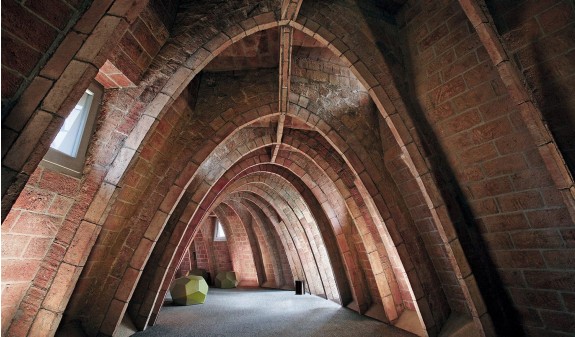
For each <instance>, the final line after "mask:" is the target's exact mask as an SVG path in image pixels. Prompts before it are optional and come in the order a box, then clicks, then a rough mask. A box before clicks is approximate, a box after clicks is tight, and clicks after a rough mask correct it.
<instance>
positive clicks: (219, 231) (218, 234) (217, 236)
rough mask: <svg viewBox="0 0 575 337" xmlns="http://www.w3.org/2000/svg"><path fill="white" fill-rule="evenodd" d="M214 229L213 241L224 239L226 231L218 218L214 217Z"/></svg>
mask: <svg viewBox="0 0 575 337" xmlns="http://www.w3.org/2000/svg"><path fill="white" fill-rule="evenodd" d="M215 227H216V229H215V233H214V241H226V232H224V227H223V226H222V223H221V222H220V220H218V219H216V226H215Z"/></svg>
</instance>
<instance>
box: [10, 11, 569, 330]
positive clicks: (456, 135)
mask: <svg viewBox="0 0 575 337" xmlns="http://www.w3.org/2000/svg"><path fill="white" fill-rule="evenodd" d="M74 3H75V2H74ZM74 3H72V1H67V2H66V3H65V4H64V2H62V4H63V5H65V8H66V9H68V10H67V11H59V12H58V13H60V14H61V15H60V16H61V17H62V18H63V19H62V20H63V21H62V23H61V24H60V23H57V22H55V20H57V19H58V17H59V16H46V13H44V12H42V11H39V8H37V6H39V5H38V4H40V3H39V2H38V3H35V2H34V3H33V2H26V3H17V2H9V3H8V5H7V6H6V7H5V8H7V10H8V11H9V13H10V14H13V16H14V17H22V18H26V19H27V20H29V21H30V22H33V23H34V25H31V27H36V26H38V27H43V26H45V25H50V29H46V30H45V34H41V35H39V41H32V40H30V36H28V35H27V33H26V32H25V31H24V30H18V29H13V27H12V28H11V26H10V25H15V26H18V27H19V25H18V24H16V23H15V22H16V21H14V20H13V18H12V17H10V16H7V20H4V17H3V28H2V29H3V44H4V41H10V43H9V45H11V46H13V47H12V48H9V49H6V48H4V46H3V60H2V63H3V82H2V85H3V93H2V98H3V112H2V115H3V126H2V128H3V135H2V137H3V163H2V165H3V172H2V177H3V187H2V189H3V204H2V209H3V210H4V212H3V217H5V219H6V220H5V221H4V223H3V226H2V230H3V236H4V235H7V236H8V237H9V238H10V241H9V242H10V244H7V245H4V243H3V247H2V253H3V257H2V259H3V261H2V262H3V264H4V265H3V267H2V277H3V279H6V280H7V281H6V282H5V284H3V286H4V288H3V289H5V291H6V294H7V295H6V297H7V298H8V299H9V301H7V302H6V303H5V301H4V290H3V318H2V319H3V324H2V325H3V327H2V329H3V330H2V332H3V334H4V333H7V334H8V335H14V336H17V335H25V334H27V333H28V334H30V335H35V334H40V333H41V332H42V333H45V332H46V331H48V332H47V333H48V334H54V333H56V329H57V328H58V326H60V331H59V332H58V333H59V334H61V335H63V336H64V335H66V334H68V333H71V332H70V331H71V330H74V329H76V330H77V327H81V329H80V330H82V333H85V334H87V335H89V336H111V335H114V334H117V333H118V332H119V331H120V330H121V329H122V328H123V327H124V325H125V324H127V323H126V322H129V323H130V325H131V324H133V326H135V327H136V328H137V329H140V330H142V329H145V328H147V327H150V326H153V325H154V324H155V321H156V319H157V317H158V314H159V313H160V311H161V306H162V304H163V298H164V295H165V293H166V292H167V291H168V289H169V285H170V282H171V281H172V279H173V278H174V277H175V276H177V275H182V274H185V272H187V271H188V269H190V268H192V266H196V267H198V266H201V267H204V268H205V269H208V270H209V271H210V272H212V274H215V273H217V272H218V271H222V270H224V269H234V270H235V271H237V272H238V273H239V275H241V283H240V284H241V285H246V286H264V287H270V288H282V289H293V281H294V280H305V281H306V287H307V290H308V291H309V292H311V293H313V294H315V295H318V296H322V297H325V298H327V299H330V300H332V301H335V302H337V303H340V304H341V305H342V306H345V307H347V308H350V309H352V310H355V311H357V312H358V313H360V314H364V315H368V316H370V317H374V318H376V319H378V320H381V321H383V322H386V323H388V324H392V325H399V326H400V327H401V328H403V329H407V330H410V331H412V332H415V333H417V334H420V335H429V336H435V335H438V334H439V332H440V331H441V330H442V328H443V327H444V326H446V322H447V321H448V319H449V318H450V317H451V318H453V317H455V316H458V317H463V319H462V320H461V321H463V322H464V323H465V324H467V325H468V326H471V327H472V330H473V331H475V332H477V334H478V335H480V336H494V335H496V334H499V335H510V336H511V335H514V334H523V333H525V334H527V335H533V336H537V335H542V334H546V333H547V332H549V331H551V332H552V333H555V332H557V333H558V335H559V333H560V332H561V333H570V332H572V321H573V320H571V318H573V317H574V316H573V313H572V310H571V309H572V303H573V301H574V300H573V296H572V291H573V287H572V285H571V283H572V282H568V281H569V280H572V279H573V271H572V269H573V268H572V256H573V255H572V253H573V249H572V242H573V238H572V237H573V228H574V227H573V218H574V217H575V216H574V215H573V214H575V212H574V211H573V210H574V207H573V205H574V204H575V203H574V201H573V200H575V185H574V184H573V177H572V171H570V170H569V167H571V168H572V167H573V163H574V162H575V159H574V158H575V156H574V155H573V153H575V152H574V151H573V148H574V147H573V137H571V136H572V128H570V127H569V126H570V125H572V122H573V118H571V117H569V116H572V115H573V114H572V112H573V111H574V108H573V107H575V105H574V104H573V99H572V97H571V98H568V97H567V98H566V97H564V96H568V95H565V93H566V92H567V93H568V92H570V91H569V90H568V89H569V88H573V78H574V77H573V76H572V73H574V72H575V70H573V67H571V66H570V65H571V63H570V62H569V60H571V59H572V58H571V57H570V56H572V54H573V50H575V49H573V48H575V40H573V39H569V37H571V36H572V35H573V34H572V32H573V27H574V26H573V25H574V22H575V9H574V8H573V5H572V4H571V3H569V2H566V1H560V0H557V1H550V2H545V3H544V4H537V5H535V4H534V3H533V2H530V1H527V0H525V1H523V0H521V1H518V3H520V4H519V5H518V4H516V3H515V2H497V1H495V2H494V1H487V4H485V3H484V2H483V1H470V0H460V1H455V0H438V1H435V0H434V1H426V0H413V1H407V0H358V1H352V0H337V1H331V0H304V1H296V0H281V1H280V0H266V1H252V0H234V1H213V0H200V1H197V0H180V1H177V0H152V1H150V2H149V3H146V2H133V3H129V5H126V4H127V3H124V2H122V3H121V2H117V1H116V2H113V3H112V2H110V4H109V6H108V7H106V8H104V7H105V6H104V5H102V4H104V3H105V2H100V1H94V2H90V1H85V3H82V4H77V3H75V4H74ZM106 3H107V2H106ZM4 6H5V5H4V3H3V7H4ZM35 6H36V7H35ZM534 7H535V9H533V8H534ZM557 8H560V9H561V10H558V9H557ZM3 9H4V8H3ZM516 10H517V11H519V12H521V13H523V15H524V16H515V14H514V13H515V11H516ZM525 13H527V14H525ZM542 13H547V14H542ZM549 13H551V14H549ZM66 15H67V16H66ZM32 16H34V18H35V19H37V20H39V21H32ZM65 16H66V18H64V17H65ZM68 20H70V21H69V22H71V23H73V22H76V21H77V23H75V24H73V25H67V22H68ZM5 23H6V24H5ZM519 23H521V24H519ZM522 24H525V25H527V26H528V27H529V29H528V30H527V31H528V32H529V33H530V34H532V35H533V36H537V38H538V39H540V40H541V41H543V42H541V43H539V42H537V41H539V40H537V39H535V38H533V36H532V35H529V34H520V33H518V32H524V30H522V29H519V28H517V27H518V26H519V27H522V26H521V25H522ZM5 31H6V34H5V33H4V32H5ZM5 36H6V39H5ZM40 40H41V41H40ZM534 41H535V42H534ZM549 46H552V47H553V48H549ZM27 49H33V50H34V52H33V53H30V55H31V58H29V59H25V60H23V61H26V62H23V61H22V60H19V59H17V58H15V57H13V56H19V53H20V52H21V51H23V50H27ZM4 50H7V52H6V53H7V54H6V55H8V56H9V59H7V57H5V56H4ZM72 51H77V52H72ZM42 55H43V56H42ZM534 55H536V56H534ZM511 56H512V57H511ZM542 60H544V61H542ZM514 62H518V65H517V64H515V63H514ZM541 64H544V65H545V66H546V67H548V68H545V67H544V66H543V65H541ZM536 65H537V66H536ZM538 66H541V67H542V69H539V68H537V67H538ZM4 72H6V74H7V75H6V77H5V76H4ZM523 74H525V78H523V77H522V76H523ZM93 78H96V80H98V81H99V82H100V83H101V84H102V85H104V86H105V89H106V90H105V94H104V99H103V101H102V106H101V111H100V114H99V116H98V121H97V124H96V129H95V133H94V135H93V137H92V139H91V143H90V148H89V152H88V159H87V162H86V165H85V168H84V172H83V173H82V176H81V178H73V177H69V176H66V175H64V174H61V173H59V172H57V171H54V170H52V169H50V168H49V167H44V166H43V165H42V164H40V165H38V163H39V162H40V161H41V159H42V157H43V156H44V154H45V153H46V151H47V149H48V147H49V144H50V140H51V139H52V138H53V136H54V134H55V132H57V130H58V128H59V127H60V125H61V124H62V122H63V120H64V117H65V116H67V114H68V111H69V108H70V107H71V106H73V104H74V103H75V102H76V101H77V99H78V98H79V95H81V94H82V93H83V92H84V90H85V88H86V86H87V84H88V83H89V82H90V81H91V80H92V79H93ZM541 79H544V81H543V80H541ZM525 83H528V86H526V85H525ZM542 83H550V84H552V86H553V87H554V88H558V89H557V90H552V92H553V93H552V94H551V93H549V92H550V90H549V87H550V86H547V85H542ZM4 87H6V90H5V89H4ZM529 88H532V89H533V90H531V91H530V89H529ZM543 89H545V90H543ZM550 97H551V98H553V99H550ZM565 111H566V112H565ZM543 120H547V121H549V123H548V124H544V123H543V122H542V121H543ZM566 125H567V126H566ZM216 219H217V220H219V221H220V222H221V224H222V226H223V227H224V229H225V232H226V233H227V241H226V242H217V240H214V237H213V236H214V230H213V229H214V225H215V221H216ZM19 246H23V247H26V248H25V250H24V251H23V252H22V251H20V250H18V249H17V248H18V247H19ZM193 253H197V254H193ZM5 266H6V267H5ZM564 270H568V271H564ZM212 276H214V275H212ZM566 280H567V281H566ZM3 282H4V280H3ZM4 313H6V314H4ZM518 317H521V319H519V318H518ZM400 318H402V319H400ZM405 320H408V321H410V322H412V324H411V325H402V323H400V322H403V321H405ZM60 322H61V323H60ZM122 322H123V323H122ZM569 324H571V325H569ZM67 329H71V330H67ZM570 329H571V330H570ZM76 332H77V331H76Z"/></svg>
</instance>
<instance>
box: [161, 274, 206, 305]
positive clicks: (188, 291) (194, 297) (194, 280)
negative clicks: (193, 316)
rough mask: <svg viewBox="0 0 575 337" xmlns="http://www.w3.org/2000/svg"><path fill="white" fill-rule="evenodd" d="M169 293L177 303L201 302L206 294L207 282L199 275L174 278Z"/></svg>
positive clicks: (204, 299)
mask: <svg viewBox="0 0 575 337" xmlns="http://www.w3.org/2000/svg"><path fill="white" fill-rule="evenodd" d="M170 294H172V300H173V301H174V303H175V304H178V305H190V304H202V303H204V302H205V301H206V296H207V295H208V284H207V283H206V280H204V278H203V277H201V276H196V275H191V276H184V277H181V278H179V279H176V280H174V284H173V285H172V287H171V288H170Z"/></svg>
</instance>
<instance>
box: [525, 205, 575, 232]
mask: <svg viewBox="0 0 575 337" xmlns="http://www.w3.org/2000/svg"><path fill="white" fill-rule="evenodd" d="M527 218H528V219H529V223H530V224H531V226H532V227H534V228H545V227H547V228H553V227H568V226H571V223H572V222H571V219H570V218H571V217H570V215H569V212H568V211H567V210H566V209H564V208H560V209H546V210H540V211H532V212H528V213H527Z"/></svg>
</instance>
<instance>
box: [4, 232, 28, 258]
mask: <svg viewBox="0 0 575 337" xmlns="http://www.w3.org/2000/svg"><path fill="white" fill-rule="evenodd" d="M28 241H30V237H29V236H28V235H11V234H7V233H2V259H7V258H11V257H19V256H21V255H22V253H23V252H24V250H23V248H24V247H26V245H27V244H28Z"/></svg>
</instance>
